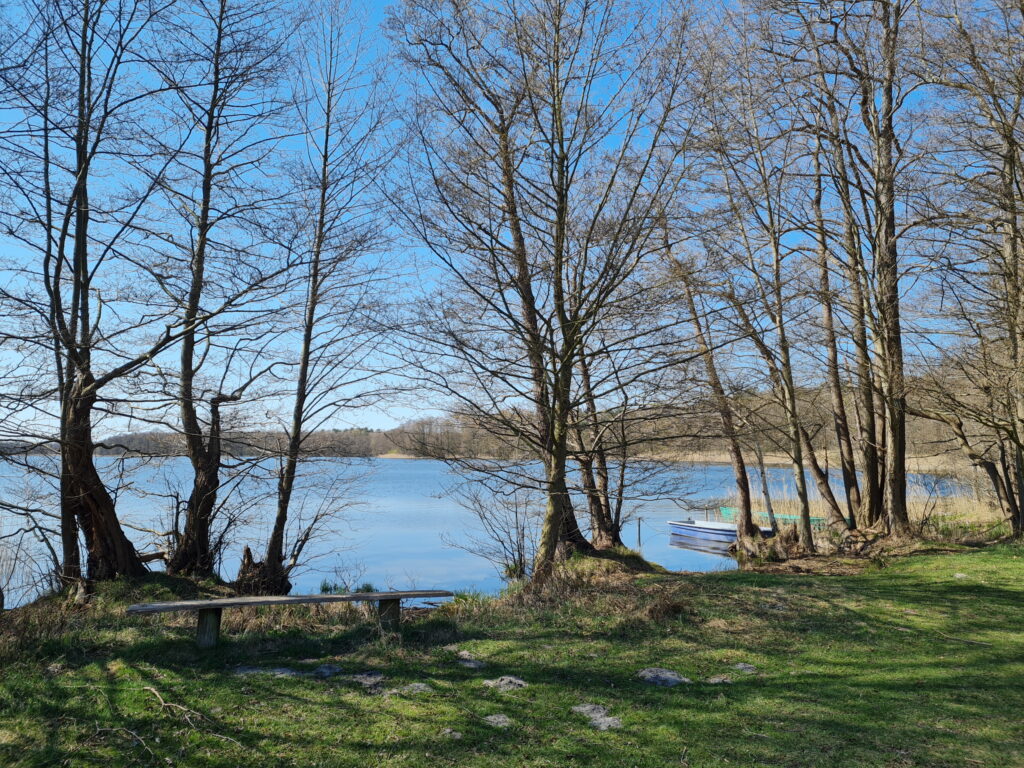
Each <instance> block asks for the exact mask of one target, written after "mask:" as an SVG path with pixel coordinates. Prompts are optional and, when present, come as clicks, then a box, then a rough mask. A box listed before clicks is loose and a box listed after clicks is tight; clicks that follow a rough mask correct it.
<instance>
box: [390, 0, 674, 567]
mask: <svg viewBox="0 0 1024 768" xmlns="http://www.w3.org/2000/svg"><path fill="white" fill-rule="evenodd" d="M643 10H645V11H647V16H648V18H647V19H646V20H644V19H643V18H642V17H641V15H640V14H639V13H638V12H637V11H643ZM659 21H661V22H663V23H662V24H661V25H660V26H659V24H658V22H659ZM670 21H671V23H669V22H670ZM389 27H390V30H391V34H392V37H393V39H394V40H395V42H396V44H397V45H398V46H399V48H400V52H401V55H402V56H403V58H404V59H405V61H406V63H407V64H408V65H409V67H410V68H411V69H412V70H413V75H412V78H411V79H412V82H411V83H410V90H411V92H412V98H411V104H410V107H409V110H408V112H409V120H408V123H407V124H408V130H409V133H410V136H411V139H412V141H413V142H414V144H413V148H412V149H411V150H410V151H409V153H408V156H407V161H406V162H405V164H404V170H405V174H406V175H405V177H404V184H405V187H406V189H407V190H408V194H407V195H406V196H405V197H404V198H403V199H401V201H400V202H399V209H400V210H401V212H402V213H403V215H404V219H405V222H406V224H407V227H408V229H409V231H410V232H411V233H412V235H413V236H414V237H415V239H416V241H417V242H418V243H420V244H421V245H422V246H423V247H425V248H426V249H427V250H428V251H429V253H430V254H431V255H432V256H433V257H434V258H435V259H436V264H437V265H438V266H439V267H440V273H439V275H438V279H437V290H436V292H434V293H433V295H432V297H431V299H430V301H429V303H427V302H424V303H423V305H422V306H421V308H420V312H419V315H420V316H419V326H418V327H419V329H420V330H419V332H418V335H416V336H415V337H414V338H415V341H414V342H413V343H411V344H410V348H409V349H408V350H407V354H406V360H407V362H408V363H409V365H410V366H414V367H415V368H416V370H417V371H419V372H420V376H421V379H422V381H423V383H424V384H426V385H427V386H429V387H431V388H432V389H434V390H435V391H437V392H440V393H442V394H443V395H444V396H445V397H446V398H448V400H449V402H450V403H451V404H452V408H453V410H454V411H455V412H457V413H459V415H460V417H461V418H462V419H465V420H466V421H468V422H469V423H472V424H474V425H477V426H479V427H481V428H483V429H484V431H486V432H488V433H490V434H494V435H500V436H502V437H503V438H504V439H505V440H506V441H508V442H509V443H510V444H511V445H514V446H517V447H518V448H519V450H522V451H524V452H527V453H528V454H529V455H531V456H532V457H534V458H535V460H536V461H538V462H539V463H540V466H541V468H542V470H543V477H537V476H536V475H535V471H534V470H533V469H532V468H531V465H530V464H529V463H520V464H516V465H514V466H512V465H504V466H499V465H496V464H491V465H489V466H487V467H483V466H481V467H478V468H479V469H483V470H486V471H491V472H503V473H504V474H505V476H506V478H507V479H508V480H509V481H510V482H515V483H520V484H522V485H523V486H524V487H535V488H538V489H541V490H542V491H543V493H544V496H545V498H546V513H545V517H544V524H543V526H542V533H541V537H540V540H539V544H538V550H537V558H536V566H535V569H534V575H535V577H536V578H538V579H540V580H542V579H543V578H545V577H546V575H547V574H548V573H549V572H550V569H551V566H552V563H553V562H554V559H555V556H556V552H558V551H561V550H563V549H566V548H572V549H576V550H581V551H588V550H589V549H590V548H591V545H590V543H589V542H587V540H586V539H585V538H584V537H583V535H582V533H581V532H580V529H579V524H578V521H577V518H576V514H575V510H574V508H573V504H572V500H571V496H570V484H569V482H570V481H569V475H568V468H567V461H568V460H569V459H570V439H571V437H572V423H573V419H574V414H576V413H578V409H579V407H580V406H581V405H582V403H583V401H585V400H586V399H587V397H586V395H585V394H581V386H580V360H581V355H585V354H587V353H586V352H585V350H587V349H588V342H589V340H591V339H593V338H595V335H596V334H597V333H598V332H599V329H600V328H601V327H602V323H603V322H604V321H605V320H606V319H607V318H608V317H610V316H612V317H614V316H615V315H614V313H610V308H611V307H612V306H614V305H616V304H617V303H623V302H626V301H628V298H629V296H628V295H629V294H633V293H634V292H635V291H636V290H637V289H638V286H637V285H636V284H634V283H631V281H630V278H631V277H632V276H633V275H635V274H636V272H637V270H638V269H640V268H641V267H642V266H643V265H644V264H645V263H646V262H648V261H649V260H651V259H653V258H655V254H656V253H657V251H658V249H657V248H656V247H655V244H654V242H653V241H652V238H651V235H652V231H653V226H652V225H653V222H654V218H655V216H654V214H655V212H656V211H657V210H658V209H659V205H661V203H662V202H663V200H664V198H665V197H666V196H667V195H670V194H671V193H672V192H673V187H674V184H675V183H676V175H675V167H674V162H673V161H674V158H675V156H676V155H677V153H678V151H679V150H678V149H676V148H673V147H672V146H671V145H670V144H669V143H667V142H666V137H667V132H668V130H669V118H670V116H671V115H672V114H673V113H674V112H675V111H676V110H677V109H678V108H679V106H680V100H681V95H682V86H683V74H684V72H685V65H684V61H685V58H686V55H687V50H688V49H687V44H686V39H685V23H683V22H680V21H679V19H674V20H669V19H658V18H657V17H656V13H655V11H654V9H653V8H648V7H645V8H643V9H633V8H632V7H630V6H628V5H627V4H626V3H623V2H616V1H615V0H603V1H602V2H596V3H595V2H579V1H576V0H545V1H541V0H537V1H536V2H527V3H519V2H512V1H511V0H501V1H498V2H493V3H488V4H478V5H466V4H464V3H458V2H442V3H425V2H416V1H413V0H410V1H409V2H405V3H403V4H402V5H401V6H400V7H399V8H398V9H396V10H395V11H394V12H393V13H392V15H391V19H390V22H389ZM627 338H628V340H629V342H628V343H629V344H631V345H633V346H634V347H636V348H638V347H640V346H642V345H643V343H644V338H645V333H644V331H643V330H638V331H637V333H636V334H634V335H632V336H631V337H626V336H623V337H622V339H623V340H625V339H627ZM620 343H623V342H620ZM533 466H535V465H533Z"/></svg>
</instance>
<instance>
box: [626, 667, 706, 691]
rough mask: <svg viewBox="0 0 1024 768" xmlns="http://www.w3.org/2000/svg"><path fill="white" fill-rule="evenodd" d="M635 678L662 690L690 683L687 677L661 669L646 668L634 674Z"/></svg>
mask: <svg viewBox="0 0 1024 768" xmlns="http://www.w3.org/2000/svg"><path fill="white" fill-rule="evenodd" d="M636 676H637V677H639V678H640V679H641V680H643V681H644V682H645V683H648V684H650V685H660V686H662V687H664V688H671V687H672V686H673V685H679V684H680V683H692V682H693V681H692V680H690V678H688V677H683V676H682V675H680V674H679V673H678V672H674V671H673V670H671V669H663V668H662V667H647V668H646V669H641V670H640V671H639V672H637V673H636Z"/></svg>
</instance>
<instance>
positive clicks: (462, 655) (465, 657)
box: [456, 651, 487, 669]
mask: <svg viewBox="0 0 1024 768" xmlns="http://www.w3.org/2000/svg"><path fill="white" fill-rule="evenodd" d="M458 656H459V658H458V659H456V661H458V662H459V664H461V665H462V666H464V667H466V669H483V668H484V667H486V666H487V664H485V663H484V662H482V661H480V659H477V658H474V657H473V654H471V653H470V652H469V651H459V653H458Z"/></svg>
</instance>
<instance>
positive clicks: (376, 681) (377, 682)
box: [345, 672, 384, 693]
mask: <svg viewBox="0 0 1024 768" xmlns="http://www.w3.org/2000/svg"><path fill="white" fill-rule="evenodd" d="M345 679H346V680H349V681H351V682H353V683H358V684H359V685H361V686H363V690H364V691H366V692H367V693H381V692H382V691H383V689H384V675H382V674H381V673H380V672H359V673H357V674H355V675H345Z"/></svg>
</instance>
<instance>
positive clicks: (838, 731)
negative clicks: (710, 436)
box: [0, 545, 1024, 768]
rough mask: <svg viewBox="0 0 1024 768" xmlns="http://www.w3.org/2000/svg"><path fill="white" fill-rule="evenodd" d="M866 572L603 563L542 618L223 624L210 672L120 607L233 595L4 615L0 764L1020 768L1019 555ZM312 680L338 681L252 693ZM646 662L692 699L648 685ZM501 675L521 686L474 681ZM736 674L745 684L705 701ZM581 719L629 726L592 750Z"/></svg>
mask: <svg viewBox="0 0 1024 768" xmlns="http://www.w3.org/2000/svg"><path fill="white" fill-rule="evenodd" d="M850 566H851V567H850V572H847V573H844V574H841V575H825V574H811V575H806V574H804V575H792V574H774V573H758V572H734V573H719V574H703V575H694V574H665V573H642V574H637V573H634V572H627V571H626V570H624V569H622V568H621V567H619V566H618V565H617V564H615V563H612V562H609V561H590V560H587V561H582V562H580V563H578V564H573V566H572V567H571V568H569V569H567V571H566V573H565V574H564V575H563V578H562V580H561V581H560V583H559V586H558V589H557V591H556V592H555V593H554V594H552V595H550V596H549V597H548V598H547V599H541V598H532V599H531V600H525V599H522V598H521V597H520V596H516V595H512V596H508V597H506V598H504V599H500V600H483V599H474V598H469V597H467V598H463V599H460V600H457V601H455V602H454V603H452V604H450V605H449V606H446V607H445V608H443V609H440V610H437V611H433V612H429V613H422V614H420V615H412V616H408V617H407V621H406V624H405V626H404V628H403V634H402V637H401V639H400V640H399V639H392V640H389V641H382V640H378V639H375V634H374V630H373V627H372V626H371V623H370V622H369V621H368V619H367V616H366V615H365V614H362V613H360V612H359V611H358V610H357V609H352V608H351V607H346V606H331V607H311V608H307V607H301V608H295V609H290V610H282V609H276V608H275V609H250V610H246V611H227V612H225V617H224V618H225V626H224V630H225V641H224V643H223V645H222V647H220V648H218V649H216V650H215V651H214V652H212V653H200V652H198V651H197V650H196V649H195V648H194V647H193V645H192V625H191V622H190V620H189V619H188V618H185V617H175V616H161V617H151V618H136V619H128V618H126V617H125V616H124V615H123V606H124V605H125V604H126V603H128V602H131V601H133V600H140V599H160V598H164V597H167V596H169V595H170V594H174V595H180V596H194V595H195V594H201V593H216V592H217V591H218V588H216V587H214V586H212V585H207V586H196V585H191V584H188V583H185V582H181V581H175V580H171V579H168V578H167V577H162V578H152V579H149V580H147V581H146V582H144V583H142V584H125V583H121V584H115V585H109V586H108V587H105V588H104V589H103V590H101V592H100V593H99V594H98V595H97V597H96V599H95V601H94V603H93V604H92V605H90V606H87V607H85V608H72V607H68V606H67V605H66V604H64V603H63V602H62V601H57V600H53V601H50V603H49V604H46V603H44V604H39V605H35V606H30V607H29V608H28V609H19V611H22V613H21V614H19V615H18V616H17V617H14V618H16V619H17V621H20V622H22V624H21V625H20V631H22V632H24V633H27V632H30V631H31V632H33V633H35V634H34V635H33V636H34V637H35V638H36V640H35V641H33V642H32V643H31V644H24V643H23V644H21V647H17V648H15V647H13V646H12V645H10V644H8V645H7V646H2V645H0V653H4V654H5V658H2V659H0V663H2V669H3V678H2V680H0V764H2V765H4V766H19V768H20V767H21V766H33V767H34V766H51V765H61V764H64V765H72V766H78V765H101V764H102V765H104V766H134V765H141V766H151V765H152V766H155V765H183V766H190V767H191V766H237V765H245V764H252V765H260V766H307V765H308V766H312V765H318V766H357V765H358V766H428V765H429V766H437V765H440V766H449V765H450V766H538V767H539V766H609V767H610V766H621V765H631V766H651V767H652V768H653V767H654V766H658V767H659V768H660V767H661V766H666V765H683V766H694V767H696V766H701V767H704V766H716V767H717V766H726V765H729V766H737V765H740V766H767V765H772V766H776V765H778V766H835V765H856V766H964V765H985V766H993V767H995V766H1014V765H1024V725H1022V721H1021V717H1020V712H1021V711H1022V708H1024V653H1022V646H1021V633H1022V630H1024V621H1022V619H1021V613H1020V610H1019V606H1020V605H1021V599H1022V598H1024V549H1022V548H1021V547H1019V546H1009V545H997V546H994V547H990V548H986V549H964V548H957V551H954V552H952V553H948V552H941V553H940V552H931V553H928V552H925V553H918V554H915V555H913V556H908V557H901V558H894V559H892V560H891V561H889V562H887V563H886V564H885V565H884V567H881V566H879V564H878V563H877V561H876V562H874V563H866V562H864V561H856V562H854V561H851V562H850ZM33 614H34V618H33ZM11 618H12V617H8V619H11ZM33 622H34V623H33ZM10 629H11V628H10V627H8V628H7V631H8V632H9V631H10ZM8 637H9V636H8ZM457 651H462V652H464V653H466V654H469V655H472V656H473V657H475V658H476V659H479V660H481V661H483V662H484V663H485V664H486V666H485V667H484V668H483V669H479V670H474V669H468V668H466V667H464V666H462V665H460V664H459V663H458V657H457V655H456V653H457ZM740 663H742V664H750V665H753V667H755V668H756V671H755V672H753V673H747V672H743V671H741V670H737V669H736V667H735V665H736V664H740ZM321 664H333V665H336V666H337V667H338V668H340V669H341V670H342V674H339V675H337V676H332V677H330V678H328V679H322V680H321V679H317V678H315V677H312V676H310V675H305V674H302V675H298V674H296V675H292V674H289V675H287V676H274V675H272V674H250V675H239V674H236V672H237V669H238V667H239V666H240V665H243V666H255V667H258V668H261V669H273V668H285V669H288V670H292V671H294V672H309V671H311V670H313V669H315V668H316V667H317V666H319V665H321ZM645 667H664V668H668V669H672V670H675V671H677V672H679V673H680V674H681V675H684V676H685V677H687V678H689V679H690V680H692V681H693V682H691V683H687V684H682V685H679V686H676V687H673V688H658V687H653V686H650V685H647V684H645V683H643V682H642V681H640V680H639V679H638V678H637V677H636V674H637V672H638V671H639V670H640V669H642V668H645ZM360 672H376V673H380V674H382V675H383V676H384V680H383V681H382V685H381V688H380V690H377V691H372V690H369V689H368V688H367V687H365V686H363V685H360V684H359V683H358V682H354V681H353V680H352V679H350V678H347V677H346V675H348V674H355V673H360ZM500 675H514V676H517V677H519V678H521V679H522V680H524V681H526V682H527V683H528V685H527V687H525V688H521V689H518V690H513V691H508V692H501V691H498V690H496V689H493V688H488V687H486V686H485V685H483V680H485V679H494V678H497V677H499V676H500ZM720 675H726V676H727V677H728V678H729V679H730V680H731V682H729V683H713V682H707V680H709V679H714V678H715V677H717V676H720ZM414 683H422V684H423V685H426V686H429V688H428V689H425V690H424V689H419V688H416V689H415V690H416V691H418V692H413V689H407V688H406V686H409V685H412V684H414ZM388 691H393V692H392V693H388ZM580 704H597V705H600V706H603V707H606V708H607V710H608V713H609V714H610V715H611V716H613V717H618V718H620V719H621V722H622V727H621V728H619V729H613V730H607V731H598V730H595V729H594V728H593V727H591V725H590V724H589V723H588V721H587V719H586V718H585V717H583V716H581V715H579V714H576V713H574V712H572V708H573V707H574V706H578V705H580ZM495 714H504V715H506V716H507V717H508V718H509V720H510V721H511V726H510V727H508V728H505V729H502V728H497V727H495V726H493V725H491V724H489V723H488V722H487V721H486V720H485V718H486V717H488V716H490V715H495ZM445 729H450V731H448V732H446V730H445ZM452 732H457V733H458V734H460V735H461V738H454V737H453V735H452Z"/></svg>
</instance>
